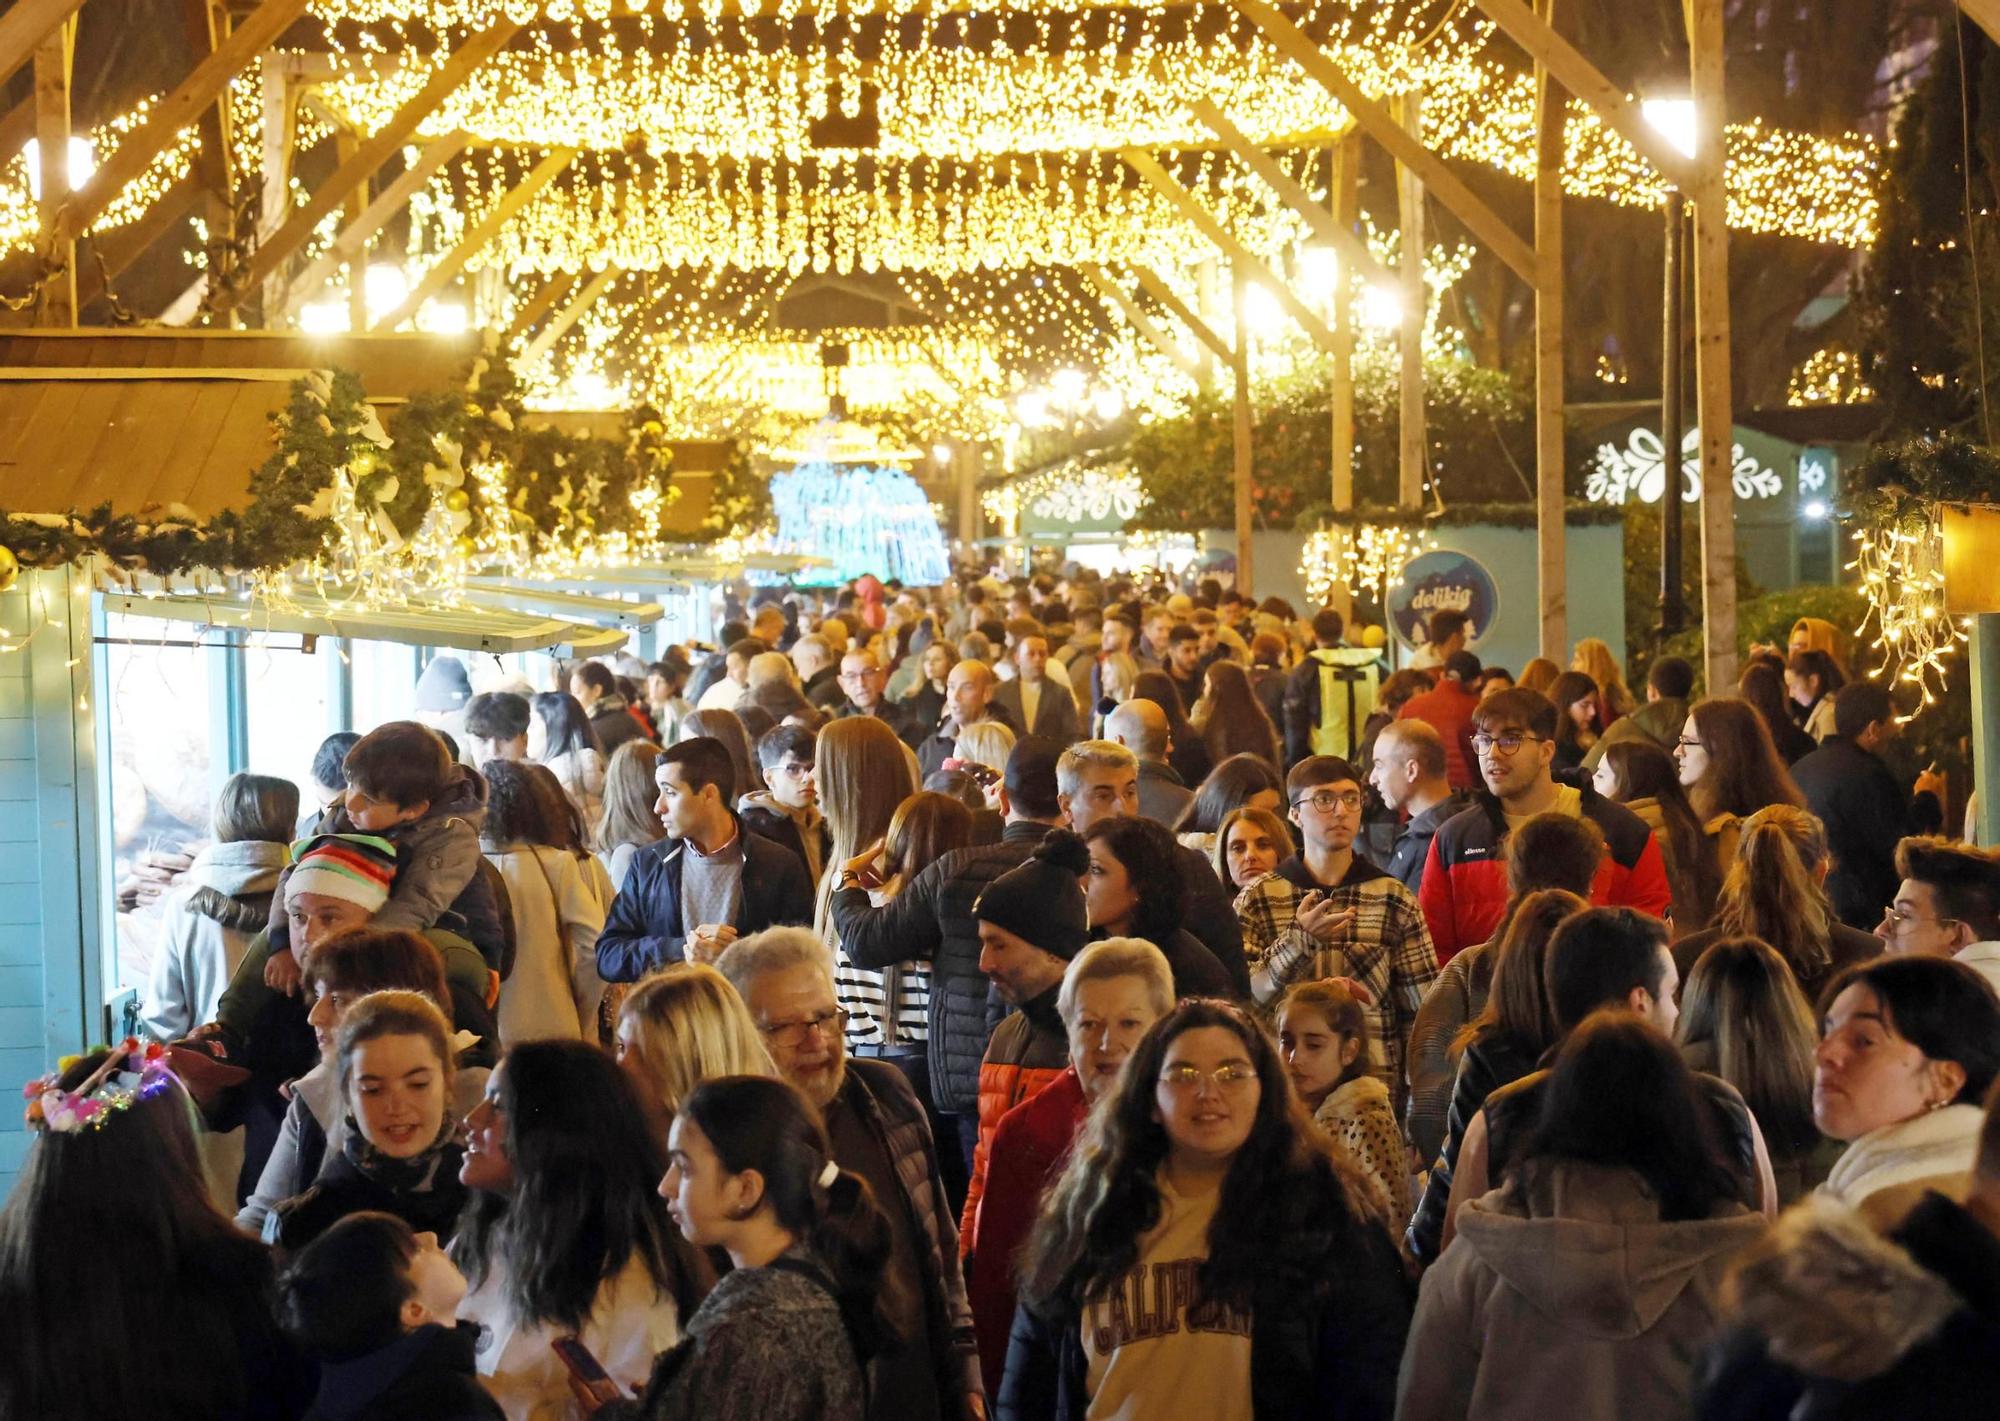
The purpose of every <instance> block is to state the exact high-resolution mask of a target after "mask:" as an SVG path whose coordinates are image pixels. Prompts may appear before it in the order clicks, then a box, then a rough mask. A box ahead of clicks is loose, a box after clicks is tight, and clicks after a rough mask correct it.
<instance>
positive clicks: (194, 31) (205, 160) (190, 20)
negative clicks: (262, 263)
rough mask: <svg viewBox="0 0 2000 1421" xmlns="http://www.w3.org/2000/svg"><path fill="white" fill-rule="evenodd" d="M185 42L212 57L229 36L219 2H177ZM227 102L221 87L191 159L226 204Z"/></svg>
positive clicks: (232, 179) (229, 186)
mask: <svg viewBox="0 0 2000 1421" xmlns="http://www.w3.org/2000/svg"><path fill="white" fill-rule="evenodd" d="M181 13H182V15H183V17H184V18H185V22H186V26H187V32H188V38H189V40H190V41H191V42H192V43H193V44H194V47H195V50H196V52H197V53H200V54H210V53H213V52H214V50H215V47H216V46H217V45H218V44H220V43H221V42H222V41H223V40H224V39H226V38H228V35H229V23H230V22H229V10H228V8H227V6H225V5H224V4H222V3H221V0H181ZM231 147H232V144H231V133H230V125H229V98H228V90H227V88H226V87H225V88H224V90H223V92H222V93H221V94H220V95H218V96H217V98H216V101H215V102H214V103H212V104H210V105H209V106H208V108H207V109H206V110H204V111H203V113H202V116H201V148H200V150H199V151H198V152H197V153H196V154H195V157H194V169H195V171H196V172H198V173H200V174H201V179H202V182H203V183H204V184H206V185H207V187H208V189H209V191H210V192H212V193H214V194H215V196H216V197H217V198H219V199H220V200H221V201H223V202H229V201H230V200H231V199H232V197H233V195H234V193H235V191H236V174H235V169H234V166H233V164H232V162H231V157H230V154H231Z"/></svg>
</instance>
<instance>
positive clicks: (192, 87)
mask: <svg viewBox="0 0 2000 1421" xmlns="http://www.w3.org/2000/svg"><path fill="white" fill-rule="evenodd" d="M307 3H308V0H263V3H262V4H261V5H259V6H258V7H257V8H256V9H255V10H253V11H252V12H251V13H250V14H249V15H247V16H245V17H244V20H243V22H242V23H241V24H240V25H238V26H237V27H236V28H235V29H234V30H233V31H231V33H230V35H229V38H228V39H226V40H224V41H223V42H222V43H221V44H219V45H217V46H216V47H215V48H214V49H213V50H212V51H210V52H209V53H208V54H207V55H206V56H204V57H203V59H202V60H201V62H200V63H198V64H196V65H195V67H194V72H193V73H192V74H190V75H188V77H187V78H185V79H183V80H182V81H181V82H180V85H179V87H177V88H176V89H175V90H174V91H173V92H172V93H170V94H168V95H167V96H166V97H165V98H164V99H161V100H160V102H159V103H157V104H155V105H154V106H153V108H152V110H151V111H150V112H149V113H148V114H147V115H146V121H145V122H144V123H142V124H140V125H139V127H138V128H137V129H135V130H134V131H133V132H131V133H129V134H127V135H126V136H125V141H124V142H123V143H120V144H119V145H118V146H117V147H116V148H115V149H113V150H112V151H111V152H110V154H108V155H107V156H106V157H105V158H104V160H103V161H102V162H101V163H100V164H99V166H98V169H97V171H96V172H95V173H94V174H92V175H91V178H90V181H89V182H87V183H85V184H84V185H83V186H82V187H81V188H79V189H77V191H76V192H75V193H74V194H72V195H71V197H70V200H69V201H68V202H67V203H65V204H64V206H63V210H62V214H61V217H60V218H59V220H58V222H57V228H56V232H55V233H54V234H53V235H54V236H55V237H56V238H58V239H68V240H74V239H75V238H76V237H77V236H78V235H80V234H81V233H83V232H87V231H88V230H90V224H91V223H93V222H95V221H96V220H97V219H98V217H99V216H101V215H102V214H103V212H104V209H105V208H107V207H109V206H110V205H111V202H112V199H114V198H115V197H117V196H118V194H119V193H121V192H123V191H125V186H126V184H128V183H130V182H131V181H132V180H133V179H134V178H137V177H138V176H139V175H140V174H142V173H144V172H145V171H146V169H147V168H148V167H150V166H151V165H152V162H153V160H154V159H155V158H157V157H159V155H160V154H161V153H163V152H165V151H166V150H167V148H168V147H169V146H170V145H172V143H173V141H174V139H175V137H176V136H177V135H178V134H179V133H180V131H181V130H182V129H183V128H186V127H188V126H189V125H191V124H194V123H196V122H198V121H199V120H200V118H201V115H202V111H203V110H204V109H206V108H208V107H209V105H211V104H213V103H215V102H216V101H217V100H218V99H219V98H220V97H221V95H222V91H223V89H224V88H225V87H226V86H227V85H228V83H229V81H230V80H231V79H233V78H235V77H236V75H237V74H238V73H239V72H240V71H241V70H242V69H243V68H244V67H245V66H247V65H248V64H249V63H250V61H251V60H253V59H255V58H256V57H257V56H258V55H259V54H261V53H263V52H264V51H265V50H266V49H268V48H270V47H271V45H272V44H273V43H274V42H275V41H276V40H277V38H278V36H280V35H282V34H283V33H284V32H285V31H286V30H288V29H290V28H291V26H292V22H293V21H294V20H296V19H298V17H299V16H300V15H302V14H304V13H305V8H306V5H307Z"/></svg>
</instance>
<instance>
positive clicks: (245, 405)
mask: <svg viewBox="0 0 2000 1421" xmlns="http://www.w3.org/2000/svg"><path fill="white" fill-rule="evenodd" d="M301 373H303V372H301V371H298V370H270V371H256V370H252V371H203V372H196V371H172V370H164V371H133V370H64V371H58V370H19V369H0V507H4V508H7V509H9V510H11V511H13V512H17V513H59V512H64V511H67V510H70V509H88V508H95V507H96V506H97V505H98V504H100V503H106V502H108V503H110V504H111V506H112V508H113V509H114V510H115V511H117V512H120V513H136V512H138V511H139V510H140V509H142V508H144V507H146V506H147V505H148V504H157V505H160V506H165V505H166V504H169V503H184V504H186V505H187V506H188V507H189V508H190V509H192V510H193V511H194V513H195V515H196V516H197V517H201V518H208V517H212V516H213V515H215V514H216V513H219V512H221V511H223V510H224V509H229V508H241V507H243V506H244V504H245V503H246V502H248V499H249V482H250V474H251V472H252V471H253V470H255V469H256V468H257V466H258V465H259V464H262V463H263V462H264V460H266V459H267V458H269V457H270V455H271V452H272V450H273V449H274V448H275V447H276V445H275V443H274V441H273V438H272V432H271V415H272V414H273V413H274V412H276V411H278V410H281V409H283V408H284V407H285V404H286V402H287V400H288V399H289V398H290V393H291V389H290V387H291V382H292V381H293V380H295V379H297V378H298V376H299V375H300V374H301Z"/></svg>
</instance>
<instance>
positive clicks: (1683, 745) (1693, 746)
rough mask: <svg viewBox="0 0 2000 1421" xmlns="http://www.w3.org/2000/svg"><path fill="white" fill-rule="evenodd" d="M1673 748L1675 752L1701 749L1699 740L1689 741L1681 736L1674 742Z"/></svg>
mask: <svg viewBox="0 0 2000 1421" xmlns="http://www.w3.org/2000/svg"><path fill="white" fill-rule="evenodd" d="M1674 748H1675V749H1676V750H1699V749H1701V742H1700V741H1699V740H1690V739H1688V738H1687V737H1686V736H1685V735H1683V736H1682V737H1681V738H1680V739H1678V740H1676V741H1675V742H1674Z"/></svg>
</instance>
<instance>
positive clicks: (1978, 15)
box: [1958, 0, 2000, 843]
mask: <svg viewBox="0 0 2000 1421" xmlns="http://www.w3.org/2000/svg"><path fill="white" fill-rule="evenodd" d="M1958 8H1959V9H1961V10H1963V11H1965V13H1966V14H1968V15H1970V16H1971V17H1972V23H1974V24H1975V25H1977V26H1979V28H1980V29H1982V30H1984V31H1986V35H1987V38H1989V39H1991V40H1992V41H1993V42H1994V43H1995V44H2000V0H1958ZM1980 842H1982V843H1984V842H1986V841H1985V840H1981V841H1980Z"/></svg>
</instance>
